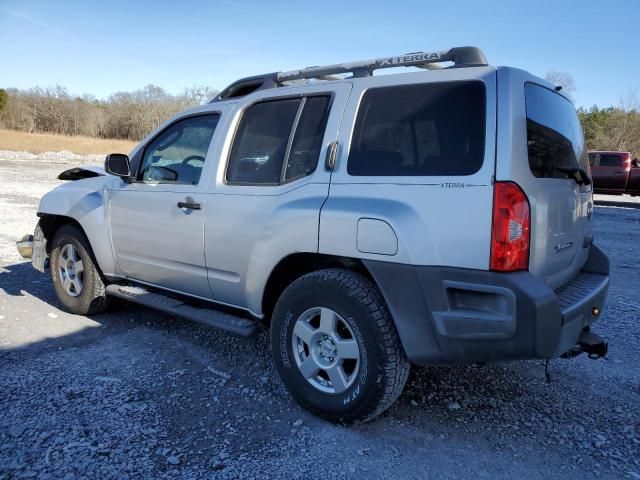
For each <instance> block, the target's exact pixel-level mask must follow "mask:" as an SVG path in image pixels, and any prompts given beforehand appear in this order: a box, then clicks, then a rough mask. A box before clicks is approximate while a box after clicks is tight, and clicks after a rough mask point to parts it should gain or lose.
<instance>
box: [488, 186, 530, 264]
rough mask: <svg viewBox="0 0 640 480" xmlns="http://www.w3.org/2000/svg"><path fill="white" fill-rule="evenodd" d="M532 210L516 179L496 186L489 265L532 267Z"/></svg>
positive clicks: (494, 190) (494, 187)
mask: <svg viewBox="0 0 640 480" xmlns="http://www.w3.org/2000/svg"><path fill="white" fill-rule="evenodd" d="M530 228H531V212H530V209H529V201H528V200H527V196H526V195H525V194H524V192H523V191H522V189H521V188H520V187H519V186H518V185H517V184H515V183H513V182H496V183H495V184H494V186H493V225H492V227H491V258H490V260H489V267H490V268H491V270H497V271H500V272H513V271H516V270H526V269H527V268H529V247H530V232H529V230H530Z"/></svg>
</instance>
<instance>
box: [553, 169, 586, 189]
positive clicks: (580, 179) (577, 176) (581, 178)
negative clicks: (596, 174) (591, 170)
mask: <svg viewBox="0 0 640 480" xmlns="http://www.w3.org/2000/svg"><path fill="white" fill-rule="evenodd" d="M555 169H556V170H560V171H561V172H564V173H569V174H571V175H573V176H574V180H575V181H576V183H577V184H578V185H580V184H582V185H591V179H590V178H589V174H588V173H587V171H586V170H585V169H584V168H582V167H555Z"/></svg>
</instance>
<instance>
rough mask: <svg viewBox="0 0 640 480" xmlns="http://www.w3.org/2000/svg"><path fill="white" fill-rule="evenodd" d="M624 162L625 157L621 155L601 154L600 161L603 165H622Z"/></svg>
mask: <svg viewBox="0 0 640 480" xmlns="http://www.w3.org/2000/svg"><path fill="white" fill-rule="evenodd" d="M623 164H624V159H623V158H622V156H621V155H607V154H600V163H599V165H600V166H601V167H622V166H623Z"/></svg>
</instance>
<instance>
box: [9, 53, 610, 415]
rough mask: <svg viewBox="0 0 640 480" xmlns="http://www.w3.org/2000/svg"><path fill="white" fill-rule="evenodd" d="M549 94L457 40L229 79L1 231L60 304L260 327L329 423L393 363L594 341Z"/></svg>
mask: <svg viewBox="0 0 640 480" xmlns="http://www.w3.org/2000/svg"><path fill="white" fill-rule="evenodd" d="M446 62H449V63H451V64H452V65H449V66H447V67H446V68H443V65H442V64H444V63H446ZM386 67H419V69H418V68H414V69H413V70H415V71H410V72H407V73H394V74H389V75H375V76H374V75H373V71H374V70H379V69H384V68H386ZM558 90H559V89H558V88H556V87H555V86H554V85H551V84H549V83H547V82H546V81H544V80H542V79H540V78H537V77H535V76H533V75H530V74H529V73H527V72H524V71H522V70H517V69H514V68H507V67H493V66H489V65H488V64H487V61H486V59H485V57H484V55H483V54H482V52H481V51H480V50H478V49H476V48H472V47H463V48H453V49H451V50H448V51H443V52H421V53H412V54H407V55H403V56H399V57H390V58H380V59H375V60H370V61H363V62H351V63H345V64H337V65H330V66H324V67H311V68H306V69H302V70H296V71H292V72H279V73H273V74H267V75H260V76H256V77H251V78H245V79H242V80H239V81H237V82H235V83H234V84H232V85H231V86H229V87H228V88H226V89H225V90H223V91H222V92H221V93H220V94H219V95H218V96H217V97H216V98H214V99H213V100H212V101H211V102H210V103H209V104H207V105H205V106H201V107H197V108H193V109H191V110H189V111H187V112H184V113H182V114H179V115H177V116H175V117H174V118H172V119H170V120H169V121H167V122H166V123H165V124H164V125H162V126H161V127H159V128H158V129H157V130H156V131H154V132H153V133H151V134H150V135H149V136H148V137H147V138H146V139H144V140H143V141H142V142H141V143H140V144H139V145H138V146H137V147H136V148H135V149H134V150H133V151H132V152H131V153H130V155H129V156H126V155H122V154H112V155H110V156H108V157H107V159H106V162H105V171H99V170H96V169H92V170H86V169H84V170H83V169H74V170H72V171H68V172H64V173H63V175H62V178H67V179H72V180H74V179H79V180H76V181H72V182H69V183H66V184H63V185H62V186H60V187H58V188H56V189H54V190H53V191H51V192H49V193H47V194H46V195H45V196H44V197H43V198H42V200H41V202H40V206H39V208H38V216H39V217H40V219H39V223H38V226H37V228H36V231H35V234H34V236H33V239H32V240H31V239H27V240H26V241H25V242H22V244H21V247H22V249H23V251H26V253H25V254H26V255H27V256H28V255H29V252H28V251H29V250H31V251H32V255H31V256H32V261H33V264H34V266H35V267H36V268H37V269H39V270H41V271H44V270H45V268H47V267H48V268H49V269H50V270H51V276H52V280H53V285H54V288H55V291H56V293H57V295H58V298H59V300H60V302H61V303H62V304H63V305H64V307H65V308H66V309H67V310H69V311H70V312H73V313H77V314H83V315H87V314H95V313H98V312H101V311H103V310H104V309H105V308H106V307H107V306H108V304H109V300H110V298H111V297H122V298H125V299H128V300H131V301H133V302H137V303H141V304H144V305H147V306H149V307H153V308H156V309H159V310H163V311H166V312H169V313H171V314H175V315H180V316H183V317H187V318H190V319H193V320H196V321H199V322H203V323H206V324H208V325H211V326H214V327H218V328H221V329H224V330H227V331H230V332H234V333H236V334H240V335H251V334H254V333H256V332H257V331H259V330H260V329H262V328H267V329H269V330H270V335H271V346H272V351H273V357H274V360H275V363H276V366H277V370H278V372H279V373H280V375H281V377H282V380H283V381H284V383H285V384H286V386H287V387H288V388H289V390H290V391H291V394H292V395H293V396H294V397H295V398H296V399H297V400H298V402H299V403H300V404H302V405H303V406H304V407H306V408H307V409H309V410H310V411H312V412H314V413H315V414H318V415H320V416H322V417H324V418H326V419H329V420H332V421H338V422H344V423H350V422H356V421H365V420H367V419H371V418H373V417H375V416H376V415H378V414H379V413H381V412H382V411H384V410H385V409H386V408H387V407H389V406H390V405H391V404H392V403H393V401H394V400H395V399H396V398H397V397H398V395H400V393H401V391H402V389H403V386H404V384H405V382H406V380H407V375H408V373H409V366H410V364H415V365H432V364H451V363H463V362H467V363H468V362H484V361H496V360H512V359H531V358H540V359H549V358H554V357H558V356H574V355H577V354H579V353H582V352H586V353H588V354H589V355H590V356H591V357H599V356H603V355H604V354H605V353H606V342H605V341H604V340H603V339H601V338H600V337H599V336H597V335H596V334H594V333H593V332H591V325H592V323H593V322H594V321H595V320H596V319H597V317H598V316H599V315H601V312H602V308H603V303H604V301H605V297H606V294H607V289H608V285H609V264H608V259H607V257H606V256H605V255H604V254H603V253H602V252H601V251H600V250H599V249H598V248H597V247H596V246H595V245H594V244H593V222H592V213H593V200H592V186H591V174H590V169H589V161H588V156H587V152H586V150H585V146H584V141H583V136H582V129H581V127H580V123H579V121H578V117H577V116H576V112H575V109H574V107H573V105H572V104H571V103H570V102H569V100H567V98H566V97H565V96H563V95H562V93H561V92H559V91H558Z"/></svg>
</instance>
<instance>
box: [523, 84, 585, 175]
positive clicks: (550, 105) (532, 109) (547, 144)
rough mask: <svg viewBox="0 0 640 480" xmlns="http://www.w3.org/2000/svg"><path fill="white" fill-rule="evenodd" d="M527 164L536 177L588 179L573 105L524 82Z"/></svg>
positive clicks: (544, 89)
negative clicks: (583, 177)
mask: <svg viewBox="0 0 640 480" xmlns="http://www.w3.org/2000/svg"><path fill="white" fill-rule="evenodd" d="M525 102H526V109H527V147H528V152H529V167H530V168H531V172H532V173H533V174H534V175H535V176H536V177H538V178H565V179H566V178H570V179H578V178H580V176H586V177H587V178H586V179H583V181H584V182H585V183H590V178H591V170H590V167H589V157H588V154H587V149H586V147H585V144H584V136H583V134H582V127H581V125H580V120H579V119H578V115H577V113H576V110H575V108H574V106H573V105H572V104H571V102H569V101H568V100H567V99H566V98H564V97H563V96H562V95H559V94H558V93H556V92H554V91H552V90H549V89H547V88H545V87H541V86H540V85H535V84H532V83H527V84H526V85H525Z"/></svg>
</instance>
